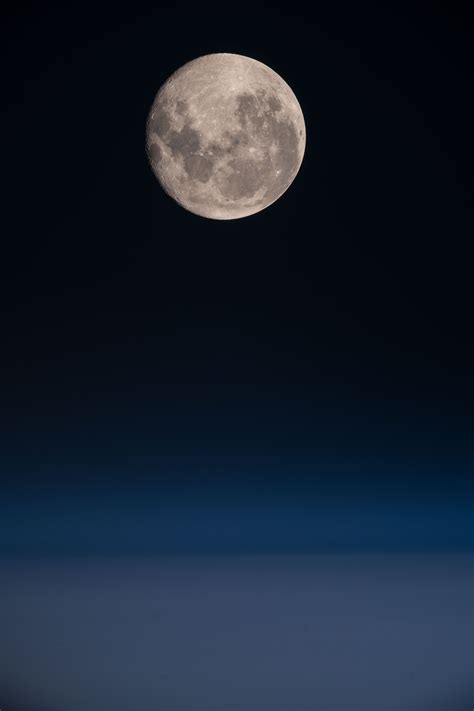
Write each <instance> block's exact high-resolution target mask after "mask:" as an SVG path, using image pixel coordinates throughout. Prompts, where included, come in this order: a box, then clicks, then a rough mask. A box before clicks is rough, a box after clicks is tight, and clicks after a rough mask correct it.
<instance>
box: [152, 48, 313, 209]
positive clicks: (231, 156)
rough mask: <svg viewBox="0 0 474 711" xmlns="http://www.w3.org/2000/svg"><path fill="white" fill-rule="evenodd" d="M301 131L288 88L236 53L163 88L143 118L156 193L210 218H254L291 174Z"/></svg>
mask: <svg viewBox="0 0 474 711" xmlns="http://www.w3.org/2000/svg"><path fill="white" fill-rule="evenodd" d="M305 144H306V129H305V123H304V118H303V113H302V111H301V107H300V105H299V103H298V100H297V98H296V96H295V95H294V93H293V92H292V90H291V89H290V87H289V86H288V84H287V83H286V82H285V81H284V80H283V79H282V78H281V77H280V76H279V74H277V73H276V72H274V71H273V70H272V69H270V68H269V67H267V66H266V65H265V64H262V63H261V62H258V61H257V60H255V59H251V58H250V57H244V56H242V55H240V54H227V53H222V54H208V55H205V56H204V57H199V58H198V59H194V60H193V61H191V62H188V63H187V64H185V65H184V66H182V67H181V68H180V69H178V70H177V71H176V72H175V73H174V74H172V75H171V76H170V77H169V79H168V80H167V81H166V82H165V83H164V84H163V86H162V87H161V89H160V90H159V92H158V94H157V95H156V98H155V100H154V102H153V105H152V107H151V109H150V113H149V115H148V120H147V127H146V151H147V155H148V159H149V161H150V165H151V168H152V170H153V173H154V174H155V176H156V177H157V178H158V180H159V182H160V184H161V186H162V187H163V189H164V190H165V191H166V193H168V195H170V196H171V197H172V198H173V199H174V200H176V202H177V203H179V205H181V206H182V207H184V208H185V209H186V210H189V211H190V212H193V213H194V214H196V215H200V216H201V217H207V218H210V219H214V220H235V219H238V218H240V217H247V216H248V215H253V214H254V213H256V212H260V210H263V209H264V208H266V207H268V206H269V205H271V204H272V203H274V202H275V201H276V200H278V198H279V197H281V195H283V193H284V192H285V191H286V190H287V188H288V187H289V186H290V185H291V183H292V182H293V180H294V179H295V177H296V174H297V173H298V170H299V168H300V166H301V162H302V160H303V155H304V150H305Z"/></svg>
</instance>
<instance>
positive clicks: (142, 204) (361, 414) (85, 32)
mask: <svg viewBox="0 0 474 711" xmlns="http://www.w3.org/2000/svg"><path fill="white" fill-rule="evenodd" d="M176 12H177V11H174V10H172V9H163V8H161V9H160V10H156V11H155V13H153V12H152V13H151V14H150V13H149V12H147V11H140V10H139V9H138V7H137V8H135V7H134V8H128V9H124V10H116V12H115V13H112V14H109V13H106V14H105V13H104V14H103V15H102V14H101V13H99V12H98V13H96V14H94V16H90V15H88V14H87V13H86V12H85V11H78V12H77V13H76V12H73V11H70V10H69V9H67V8H62V9H56V8H53V7H52V6H51V7H50V8H49V9H48V7H47V6H46V7H45V9H44V10H42V11H41V12H39V11H38V10H32V11H31V12H27V11H25V12H24V13H22V12H21V11H14V12H13V14H12V15H11V16H10V19H9V25H8V27H9V28H10V29H9V31H8V32H7V38H6V42H5V51H7V52H8V53H9V54H8V58H9V59H8V62H7V63H8V66H10V68H11V70H10V77H9V79H10V81H9V82H8V86H7V90H6V91H7V93H6V96H7V98H8V102H7V105H6V118H7V121H8V122H9V124H8V125H9V126H10V128H11V130H12V131H14V132H15V135H18V137H19V138H18V139H17V140H15V141H13V142H12V147H14V150H13V151H12V153H11V157H12V159H13V160H12V167H11V173H9V174H10V175H11V183H12V185H13V187H14V194H13V196H12V200H11V201H9V205H8V206H7V214H6V218H7V222H6V227H7V230H6V238H5V240H4V243H3V247H2V250H3V254H2V259H1V269H2V280H1V305H2V310H3V314H2V351H1V356H0V357H1V364H2V370H1V378H2V383H1V411H0V417H1V437H2V444H1V448H0V456H1V460H0V461H1V472H2V477H3V484H4V497H2V499H3V502H4V504H3V505H4V506H5V507H6V508H7V509H8V510H9V511H10V515H9V516H8V517H7V518H6V520H7V521H11V520H12V515H11V512H12V511H14V510H18V518H17V519H16V522H15V523H14V524H13V523H11V524H7V527H6V537H5V539H4V540H5V541H6V543H5V545H4V550H6V551H10V553H11V551H12V550H14V548H15V543H14V541H15V536H16V535H20V538H21V541H22V543H21V546H20V547H21V548H22V550H23V549H25V550H27V549H28V545H29V543H28V541H29V540H30V538H29V536H30V535H31V545H32V549H31V550H32V551H33V550H34V551H35V552H37V551H38V549H39V548H41V543H40V541H42V540H44V545H45V546H46V548H45V553H46V552H47V548H48V545H49V543H47V540H48V538H47V536H46V538H44V539H43V537H42V536H38V537H37V538H36V533H35V531H36V529H35V528H34V526H33V527H32V524H31V523H29V522H28V520H29V515H30V514H29V513H28V512H30V513H31V521H36V520H37V519H36V516H37V515H39V516H40V517H41V516H43V515H44V512H45V511H50V512H51V521H57V523H56V524H54V526H59V525H60V524H59V523H58V521H59V518H58V516H59V514H58V511H57V510H56V508H58V510H59V511H60V512H62V504H61V502H62V501H63V499H64V500H65V502H66V503H65V507H66V510H67V507H68V506H69V503H68V501H69V499H71V500H72V501H74V502H76V503H75V506H76V505H77V507H78V509H77V510H81V511H82V512H83V515H84V517H85V518H87V510H88V507H89V506H90V507H91V510H95V507H96V505H97V501H99V500H100V502H101V503H100V505H101V506H104V507H105V510H106V511H109V512H110V516H111V517H112V520H115V518H117V517H120V516H122V508H123V507H124V509H125V512H124V514H123V515H124V516H125V521H127V522H128V524H127V525H130V527H131V528H130V536H131V540H132V541H134V543H131V544H130V545H132V547H136V546H137V545H138V542H139V541H141V540H142V539H141V537H142V536H143V534H137V536H138V538H137V537H136V534H135V533H134V530H133V527H134V524H133V521H134V516H135V513H134V512H132V513H131V514H130V516H128V515H127V512H126V502H127V500H128V497H131V500H133V501H134V502H135V503H134V506H136V507H138V508H139V507H140V506H143V511H144V516H145V517H146V516H148V513H147V512H148V511H149V508H150V501H153V502H160V501H163V502H164V501H167V497H168V495H169V494H170V492H171V494H170V495H172V496H173V497H176V499H177V500H179V499H180V497H181V496H182V497H183V498H184V500H186V496H187V491H188V489H189V487H191V489H192V490H193V491H195V492H196V495H195V496H194V498H193V499H192V501H191V502H187V503H186V506H187V507H188V508H187V509H186V511H187V513H186V516H185V519H186V521H188V520H189V521H191V520H194V518H193V517H194V516H197V517H199V516H202V511H207V510H210V511H215V512H218V511H219V510H220V506H221V504H220V503H219V502H222V506H223V507H224V508H223V509H222V511H224V510H226V507H227V506H233V505H234V504H233V497H234V488H235V489H236V491H237V492H238V493H237V494H236V496H237V499H238V501H237V502H236V504H235V506H236V508H235V511H234V513H233V514H232V515H234V516H237V515H238V514H237V513H235V512H236V511H241V512H242V515H245V511H246V507H247V506H248V507H249V511H250V510H251V511H252V512H254V513H252V516H254V515H257V514H255V512H256V511H260V510H261V511H262V517H265V516H267V515H268V516H270V518H271V519H272V520H275V521H276V520H277V519H278V517H279V515H280V514H279V513H277V512H280V508H279V507H282V508H283V511H282V516H283V520H284V519H285V510H284V509H285V505H284V504H283V503H282V501H284V500H285V497H286V498H287V499H288V502H289V503H288V507H289V508H288V512H287V513H288V517H289V518H290V519H291V518H292V517H293V516H297V514H295V513H294V511H296V510H299V509H298V507H303V509H305V510H306V507H309V509H311V507H312V506H314V507H316V508H315V510H319V509H324V510H334V511H335V516H336V519H337V520H339V519H338V517H339V518H340V519H341V521H342V520H343V519H344V517H345V515H346V514H345V512H346V511H347V512H348V513H347V516H348V520H352V519H351V517H353V516H355V514H354V512H355V511H361V515H362V517H364V516H365V517H368V518H367V520H368V521H369V520H372V518H375V519H376V520H380V526H379V534H378V536H377V540H376V541H375V538H374V536H372V535H367V534H366V533H361V538H360V545H362V546H364V545H368V546H369V547H370V546H372V545H376V546H377V547H383V545H384V541H385V542H386V544H387V546H388V547H391V546H392V545H395V544H396V538H397V535H399V544H400V545H401V546H402V547H404V548H405V547H407V546H409V542H410V536H413V546H414V547H415V548H418V547H419V546H422V545H424V542H426V543H427V544H428V541H429V542H430V543H429V545H431V544H434V543H436V545H438V544H439V545H440V546H441V547H442V548H444V547H445V545H448V546H450V545H452V546H454V548H455V547H456V546H458V545H459V546H460V547H461V548H465V546H466V545H467V541H468V538H469V537H468V531H467V530H466V527H465V526H466V525H467V524H465V523H460V533H459V534H456V533H454V532H453V530H454V529H453V526H452V525H451V524H450V523H449V524H444V523H442V522H443V521H451V517H453V520H454V519H455V518H456V506H458V507H459V520H460V522H462V521H464V518H463V516H464V515H465V510H466V506H467V505H468V504H467V502H468V501H469V500H472V486H471V484H470V481H471V472H472V467H473V463H474V456H473V455H474V443H473V431H474V419H473V410H474V408H473V403H474V381H473V377H472V363H473V362H474V342H473V336H472V334H473V332H474V329H473V328H472V312H473V290H472V270H471V264H472V246H471V241H472V227H473V220H472V216H473V210H472V197H473V175H472V165H473V138H472V125H473V123H474V122H473V118H474V117H473V115H472V106H471V102H470V94H471V91H470V90H471V76H470V72H469V64H470V63H469V59H470V58H471V57H470V55H471V51H470V49H471V44H470V41H469V40H470V34H471V33H470V28H469V24H468V23H466V22H464V21H463V20H462V18H461V17H460V16H459V15H457V14H456V13H455V12H454V11H452V12H450V11H449V10H447V9H446V10H442V9H441V8H438V9H436V8H431V10H429V11H428V10H427V9H426V8H424V7H422V6H421V5H418V4H416V3H415V5H414V6H413V7H412V9H411V10H410V11H407V13H404V12H403V11H402V10H400V9H398V8H395V6H393V7H388V6H387V7H384V8H373V7H370V8H369V6H367V7H362V8H357V9H355V8H353V7H350V6H349V5H348V6H347V7H346V8H345V10H344V12H339V11H337V12H336V11H333V10H331V8H330V7H329V6H327V7H326V6H318V7H317V8H316V9H314V10H311V9H307V10H303V9H302V8H299V9H294V10H293V9H290V8H287V9H286V10H285V12H283V13H282V14H280V13H278V12H276V11H272V12H270V13H269V12H267V11H264V10H261V11H258V12H256V14H255V16H254V19H253V21H252V23H251V26H249V22H248V21H247V20H246V19H245V18H244V17H240V18H239V17H237V16H235V17H233V18H232V21H228V20H224V19H223V18H220V17H219V16H217V15H215V14H214V13H213V14H212V15H211V14H206V13H204V14H202V13H201V12H200V11H199V12H198V10H197V9H196V10H193V11H190V14H186V15H185V17H184V18H181V17H178V14H179V13H178V14H176ZM164 27H166V28H167V29H166V31H163V30H162V29H157V28H164ZM212 51H233V52H240V53H243V54H248V55H249V56H253V57H255V58H257V59H260V60H262V61H264V62H266V63H267V64H269V65H270V66H272V67H273V68H274V69H275V70H276V71H278V72H279V73H280V74H281V75H282V76H283V77H284V78H285V80H286V81H288V83H289V84H290V86H291V87H292V88H293V90H294V91H295V93H296V95H297V97H298V99H299V101H300V103H301V106H302V108H303V112H304V115H305V120H306V124H307V134H308V139H307V151H306V155H305V160H304V163H303V166H302V168H301V171H300V173H299V175H298V178H297V180H296V181H295V183H294V184H293V186H292V187H291V189H290V190H288V192H287V193H286V194H285V195H284V197H283V198H282V199H281V200H279V201H278V202H277V203H276V204H275V205H274V206H272V207H271V208H269V209H268V210H265V211H263V212H262V213H260V214H257V215H255V216H253V217H251V218H247V219H243V220H236V221H230V222H219V221H213V220H204V219H200V218H196V216H193V215H191V214H189V213H187V212H185V211H184V210H182V209H180V208H179V207H178V206H177V205H175V204H174V203H173V202H172V201H170V200H169V199H168V198H167V196H166V195H165V194H164V193H163V191H162V190H161V189H160V187H159V185H158V183H157V182H156V180H155V179H154V178H153V175H152V173H151V171H150V170H149V167H148V165H147V161H146V156H145V153H144V148H143V141H144V138H143V134H144V125H145V124H144V122H145V118H146V115H147V112H148V109H149V106H150V103H151V101H152V99H153V96H154V94H155V92H156V91H157V89H158V88H159V86H160V85H161V83H162V82H163V81H164V80H165V79H166V78H167V77H168V76H169V74H170V73H171V72H172V71H174V70H175V69H176V68H177V67H178V66H180V65H181V64H183V63H184V62H185V61H187V60H189V59H191V58H193V57H195V56H199V55H201V54H205V53H207V52H212ZM8 135H10V134H8ZM8 148H9V146H7V149H8ZM23 149H26V151H25V156H24V158H21V157H20V156H23ZM9 157H10V152H9V151H8V150H7V151H6V158H7V159H8V158H9ZM274 490H276V491H277V498H278V503H274V502H273V499H272V495H273V491H274ZM117 491H118V492H119V493H117V494H116V492H117ZM97 492H110V494H111V498H110V499H109V498H108V494H104V495H105V500H103V499H102V496H103V495H102V493H101V494H99V493H97ZM150 492H151V493H150ZM10 497H11V505H10ZM150 497H151V498H150ZM23 500H24V501H25V503H24V504H23V503H19V502H22V501H23ZM293 502H294V503H293ZM23 505H24V507H25V508H24V509H23V508H22V507H23ZM193 506H194V507H195V510H194V509H193ZM293 506H294V508H293ZM15 507H19V508H18V509H15ZM80 507H82V508H80ZM116 507H117V508H116ZM239 507H240V508H239ZM398 507H400V509H399V511H398ZM431 507H433V508H431ZM443 507H445V515H443V514H442V513H441V512H442V510H443ZM165 508H166V507H165ZM397 511H398V513H397ZM416 511H419V516H420V519H419V520H420V522H421V521H425V520H426V521H427V523H426V527H425V528H426V529H427V530H425V528H424V527H423V526H422V525H421V524H420V526H418V527H417V526H416V525H414V524H413V525H412V524H409V525H408V527H407V529H406V530H402V529H403V526H401V525H398V524H397V525H395V526H394V525H392V519H391V518H390V517H391V516H392V515H394V516H395V517H396V516H399V517H400V521H401V520H402V519H403V517H404V516H408V518H409V519H410V520H412V519H413V521H415V520H416V516H417V514H416ZM351 512H352V513H351ZM390 512H395V513H393V514H392V513H390ZM61 515H62V513H61ZM91 515H92V514H91ZM183 515H184V514H183ZM210 515H211V514H210ZM213 515H214V514H212V516H213ZM215 515H218V514H217V513H215ZM212 516H211V517H212ZM304 516H306V514H304ZM304 516H303V517H304ZM189 517H191V518H189ZM385 517H387V518H386V521H387V524H386V525H385V524H384V523H383V522H384V521H385ZM92 518H93V515H92ZM257 518H258V515H257ZM331 520H332V519H331ZM18 521H22V522H23V521H24V522H25V526H24V528H22V524H20V526H19V524H18ZM436 521H439V527H438V528H437V524H436ZM428 522H429V523H428ZM10 525H11V526H13V527H12V528H10ZM37 525H39V524H37ZM190 525H191V524H190ZM328 525H329V524H328ZM354 525H355V524H354ZM315 526H316V528H315V529H314V531H313V530H312V532H311V533H310V534H309V538H310V540H312V541H313V542H314V544H315V545H318V544H319V543H320V544H321V545H322V546H323V547H324V545H325V543H324V541H326V537H325V534H324V533H323V532H322V529H321V526H322V524H321V523H320V522H319V523H318V524H315ZM351 526H352V524H350V525H349V524H348V527H347V528H346V527H345V526H344V525H342V523H341V525H340V526H339V524H337V525H335V528H337V529H338V533H337V535H336V534H334V535H336V538H337V541H338V544H341V545H344V544H345V545H347V546H348V547H349V548H351V547H352V546H353V545H354V544H355V541H356V540H358V539H357V535H356V537H355V538H354V535H355V534H354V532H353V529H352V528H351ZM18 527H19V528H18ZM257 528H258V527H257ZM289 528H290V529H291V528H292V526H291V525H290V526H289ZM454 528H456V527H455V526H454ZM19 529H20V530H19ZM244 529H245V526H244ZM270 529H271V530H272V531H273V533H272V534H269V533H266V534H265V535H264V534H263V533H260V532H259V531H257V530H255V529H254V528H252V526H251V527H250V529H249V531H248V534H246V533H242V536H243V537H244V539H245V541H246V543H245V546H246V547H248V546H250V541H251V540H254V542H255V546H256V548H257V549H259V548H260V547H262V546H263V547H265V546H266V545H270V547H273V546H276V547H278V546H279V545H282V546H283V547H285V545H286V543H285V535H286V527H285V533H283V529H281V530H278V526H277V525H276V523H272V524H271V526H270ZM422 529H423V531H424V532H423V531H422ZM54 530H55V531H56V528H54ZM397 530H398V531H399V534H397V533H395V531H397ZM166 531H167V529H166V525H165V524H164V523H163V524H162V528H160V529H159V532H158V531H157V532H156V535H157V536H158V538H159V540H158V542H156V540H155V539H154V541H155V543H156V545H157V546H158V548H159V549H160V550H161V549H166V547H167V545H168V544H167V541H168V538H167V532H166ZM344 531H346V533H344ZM427 531H429V532H427ZM58 532H59V531H58ZM409 532H410V533H409ZM95 535H96V536H97V540H96V544H97V549H98V550H102V548H105V549H106V548H107V547H108V546H109V545H111V546H112V547H113V548H114V549H117V550H119V549H120V545H121V544H118V543H117V542H115V543H113V542H107V541H108V538H107V535H108V534H107V535H106V534H105V533H104V536H105V538H104V541H101V535H102V534H101V532H100V530H97V533H96V534H94V536H95ZM180 535H181V534H180ZM288 535H289V536H290V538H289V540H288V545H290V547H296V548H297V547H298V546H299V545H302V546H303V547H304V546H305V545H306V544H305V542H304V535H303V533H300V534H298V535H297V536H296V537H295V539H294V541H293V543H291V540H292V539H291V533H289V534H288ZM68 536H71V539H70V545H71V547H72V548H74V549H76V548H77V546H78V542H77V536H76V534H75V533H74V530H73V529H72V528H71V526H69V527H66V529H65V533H64V536H59V538H60V539H61V541H62V542H61V547H62V548H63V549H64V550H67V548H68V541H69V538H68ZM170 536H171V537H170V539H169V545H170V550H172V549H173V547H174V546H175V545H177V544H176V541H174V542H173V540H174V539H173V534H171V533H170ZM260 536H262V538H261V540H260ZM331 536H333V534H332V533H331V534H328V540H329V539H331ZM125 538H126V536H125ZM191 539H193V534H190V537H189V546H191V547H193V545H194V543H193V541H192V540H191ZM186 540H187V539H186V536H185V534H184V533H183V534H182V537H181V538H180V545H183V546H184V547H186V545H187V544H186V543H185V541H186ZM224 540H225V537H224V539H223V541H224ZM331 540H332V539H331ZM206 541H207V543H205V542H204V539H203V545H204V546H206V545H209V546H211V547H212V546H214V545H215V542H213V541H211V540H210V539H207V538H206ZM223 541H222V542H221V543H219V545H218V547H219V548H220V547H225V544H224V542H223ZM265 541H266V543H265ZM142 544H143V545H144V546H145V548H148V547H149V546H150V545H151V548H153V545H152V544H150V542H149V541H145V540H143V543H142ZM88 545H89V544H88ZM124 545H125V547H126V546H127V544H126V542H124ZM87 550H89V548H87Z"/></svg>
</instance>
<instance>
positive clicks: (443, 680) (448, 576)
mask: <svg viewBox="0 0 474 711" xmlns="http://www.w3.org/2000/svg"><path fill="white" fill-rule="evenodd" d="M471 566H472V559H470V558H469V557H467V556H463V555H451V556H443V555H431V556H409V555H394V556H391V557H388V558H387V557H385V556H380V555H375V556H374V555H360V554H359V555H352V556H347V555H345V556H344V555H341V556H337V555H334V556H331V555H321V556H308V557H297V556H296V557H290V558H289V557H284V556H273V557H262V556H260V557H259V556H254V557H239V558H233V559H232V558H228V557H227V558H223V557H204V558H191V559H190V558H158V559H154V560H148V561H141V562H138V561H130V560H128V561H127V560H121V561H112V560H107V559H104V560H101V561H95V562H90V561H89V562H84V561H83V562H80V563H79V562H76V563H72V562H68V563H62V564H61V563H59V562H56V563H49V564H41V563H39V562H36V563H34V564H31V563H27V564H18V563H17V564H10V565H7V566H3V568H2V573H1V577H0V586H1V601H2V604H1V607H0V629H1V630H2V644H1V648H0V685H1V688H2V689H4V690H5V691H6V695H5V697H4V700H3V708H4V709H5V711H8V710H10V709H11V710H12V711H66V710H67V711H85V710H86V709H87V711H104V709H107V710H109V709H113V710H114V711H136V710H137V709H152V708H153V709H163V710H166V711H185V710H186V711H187V710H188V709H193V710H194V711H222V710H226V711H227V710H229V711H276V710H278V711H288V709H297V710H298V711H315V710H317V711H380V710H381V709H383V710H384V711H448V710H449V711H464V710H466V711H469V710H470V709H471V706H472V698H473V682H472V658H473V651H474V650H473V642H472V634H471V632H472V630H470V629H469V624H468V620H469V619H471V615H472V584H473V579H472V567H471Z"/></svg>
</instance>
